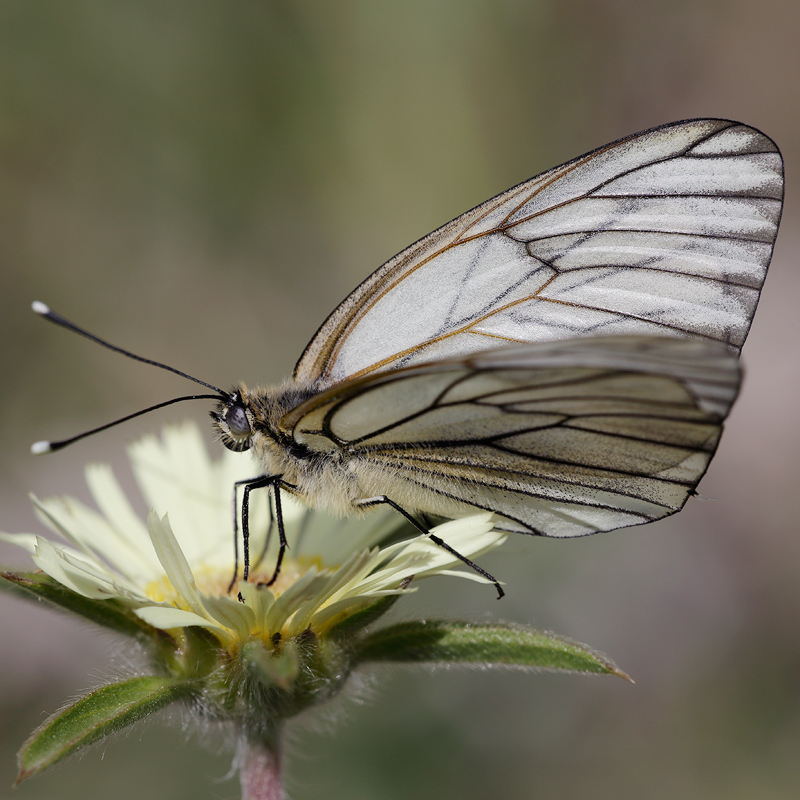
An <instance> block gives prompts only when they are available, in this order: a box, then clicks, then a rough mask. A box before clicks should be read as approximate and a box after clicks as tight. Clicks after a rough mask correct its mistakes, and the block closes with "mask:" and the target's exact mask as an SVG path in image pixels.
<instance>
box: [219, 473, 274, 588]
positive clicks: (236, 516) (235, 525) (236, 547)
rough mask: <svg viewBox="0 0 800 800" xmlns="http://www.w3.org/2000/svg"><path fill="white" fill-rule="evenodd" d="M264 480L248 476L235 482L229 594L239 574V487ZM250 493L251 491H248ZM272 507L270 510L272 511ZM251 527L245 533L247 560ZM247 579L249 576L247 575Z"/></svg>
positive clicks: (246, 558) (247, 557)
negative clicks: (237, 498)
mask: <svg viewBox="0 0 800 800" xmlns="http://www.w3.org/2000/svg"><path fill="white" fill-rule="evenodd" d="M261 480H263V476H261V477H258V478H246V479H245V480H243V481H236V483H234V484H233V577H232V578H231V582H230V584H228V594H230V592H231V591H232V590H233V586H234V584H235V583H236V577H237V576H238V574H239V509H238V507H237V504H236V497H237V493H238V489H239V487H240V486H244V487H247V486H249V485H251V484H255V483H258V482H259V481H261ZM248 494H249V492H248ZM271 510H272V509H271V507H270V511H271ZM242 522H243V523H244V506H242ZM249 534H250V531H249V528H248V529H247V533H246V534H245V544H244V549H245V561H247V560H248V559H249V553H248V552H247V551H248V544H249V543H248V539H249ZM246 572H247V567H245V573H246ZM245 580H247V577H246V575H245Z"/></svg>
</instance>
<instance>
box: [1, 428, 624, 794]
mask: <svg viewBox="0 0 800 800" xmlns="http://www.w3.org/2000/svg"><path fill="white" fill-rule="evenodd" d="M130 458H131V464H132V467H133V472H134V475H135V477H136V480H137V482H138V484H139V487H140V488H141V491H142V494H143V495H144V498H145V501H146V503H147V504H148V505H149V506H150V512H149V513H148V514H147V518H146V521H143V520H142V519H141V517H140V516H139V515H138V514H137V513H136V512H135V511H134V509H133V506H132V505H131V503H130V501H129V500H128V498H127V497H126V495H125V493H124V492H123V490H122V488H121V487H120V485H119V483H118V482H117V480H116V479H115V478H114V476H113V474H112V473H111V470H110V469H109V468H108V467H105V466H96V465H95V466H90V467H88V468H87V471H86V477H87V481H88V483H89V488H90V490H91V493H92V495H93V497H94V499H95V502H96V504H97V506H98V509H99V511H95V510H93V509H91V508H88V507H87V506H85V505H84V504H82V503H80V502H79V501H77V500H75V499H73V498H69V497H60V498H51V499H48V500H41V501H40V500H37V499H36V498H34V506H35V509H36V513H37V515H38V516H39V518H40V519H41V520H42V522H43V523H44V524H45V525H46V526H47V527H48V528H50V530H52V531H53V532H55V533H56V534H58V535H59V536H60V537H61V538H62V539H63V540H64V542H61V543H57V542H54V541H51V540H50V539H48V538H45V537H41V536H35V535H33V534H14V535H12V534H0V538H2V540H4V541H7V542H12V543H14V544H17V545H20V546H21V547H24V548H26V549H27V550H28V551H30V552H31V553H32V555H33V560H34V562H35V563H36V566H37V567H39V569H40V570H41V572H30V573H21V572H17V571H0V578H2V579H3V580H0V588H2V587H6V588H7V587H10V586H14V587H16V588H17V589H19V590H22V592H23V594H25V595H26V596H30V597H34V598H37V599H46V600H49V601H51V602H53V603H55V604H56V605H59V606H61V607H62V608H64V609H66V610H69V611H71V612H73V613H75V614H79V615H81V616H82V617H84V618H86V619H89V620H90V621H92V622H95V623H98V624H101V625H104V626H106V627H109V628H112V629H114V630H116V631H118V632H119V633H122V634H126V635H130V636H133V637H135V638H136V639H137V640H138V641H139V643H140V645H142V646H143V647H142V649H143V650H144V652H145V653H146V655H147V656H148V658H149V661H150V665H149V669H145V670H144V671H143V672H142V673H140V674H136V675H134V676H132V677H129V678H127V679H124V680H121V681H118V682H116V683H110V684H107V685H105V686H102V687H100V688H98V689H95V690H94V691H92V692H90V693H89V694H87V695H86V696H84V697H82V698H79V699H78V700H76V701H75V702H73V703H72V704H71V705H68V706H66V707H65V708H62V709H61V710H60V711H58V712H56V713H55V714H53V715H52V716H51V717H50V718H49V719H47V720H46V721H45V722H44V723H43V724H42V725H41V726H40V727H39V729H38V730H36V731H34V733H33V734H32V735H31V737H30V738H29V739H28V741H27V742H26V744H25V745H24V746H23V748H22V750H21V751H20V753H19V766H20V771H19V776H18V781H19V780H22V779H23V778H27V777H29V776H31V775H33V774H35V773H37V772H40V771H41V770H43V769H46V768H47V767H49V766H51V765H52V764H55V763H56V762H58V761H60V760H61V759H63V758H65V757H66V756H67V755H70V754H71V753H74V752H76V751H78V750H81V749H83V748H85V747H87V746H88V745H91V744H93V743H95V742H98V741H101V740H102V739H103V738H104V737H105V736H107V735H109V734H111V733H114V732H116V731H121V730H123V729H125V728H126V727H128V726H129V725H131V724H133V723H134V722H136V721H137V720H139V719H141V718H142V717H143V716H146V715H148V714H150V713H152V712H155V711H157V710H158V709H160V708H164V707H165V706H167V705H169V704H172V703H176V702H183V703H185V704H188V705H189V706H190V707H191V708H193V709H194V711H195V712H196V713H195V715H193V719H197V720H198V721H200V720H202V721H207V720H211V721H214V722H216V723H220V725H221V726H222V727H223V728H224V729H226V730H229V731H231V732H232V733H233V735H234V737H235V739H236V742H237V749H238V753H239V755H238V757H237V763H238V764H239V765H240V767H241V778H242V786H243V790H244V793H245V796H247V797H253V798H254V797H257V796H258V797H261V796H265V797H266V796H267V795H261V794H254V793H253V792H252V791H251V790H252V789H253V787H262V788H263V787H265V786H268V785H269V786H277V787H278V789H279V788H280V777H279V775H280V750H281V731H282V729H283V726H284V722H285V720H287V719H288V718H290V717H292V716H294V715H296V714H298V713H300V712H301V711H304V710H306V709H309V708H311V707H313V706H317V705H320V704H321V703H323V702H325V701H326V700H328V699H329V698H330V697H332V696H333V695H335V694H336V693H337V692H338V691H339V690H340V689H341V688H342V687H343V686H344V684H345V683H346V681H347V680H348V678H349V676H350V674H351V673H352V672H353V670H355V669H357V668H358V667H360V666H362V665H365V664H372V665H374V666H380V665H386V664H389V663H409V662H414V663H429V664H440V665H450V664H459V663H460V664H472V665H478V664H479V665H481V666H492V665H503V666H517V667H522V668H524V669H542V668H544V669H559V670H569V671H583V672H594V673H600V674H613V675H622V676H624V673H622V672H620V671H619V670H618V669H617V668H616V667H615V666H614V664H612V663H611V662H609V661H608V660H607V659H605V658H604V657H602V656H601V655H599V654H597V653H594V652H593V651H591V650H589V649H588V648H586V647H584V646H583V645H579V644H577V643H575V642H570V641H568V640H564V639H561V638H559V637H556V636H554V635H552V634H548V633H541V632H538V631H532V630H528V629H524V628H522V627H519V626H509V625H502V624H480V625H478V624H473V623H469V622H459V621H445V620H436V619H419V620H408V621H405V622H400V623H395V624H393V625H389V626H387V627H382V628H377V629H375V628H373V624H374V623H375V622H376V621H377V620H378V619H379V618H380V617H381V616H382V615H383V614H384V613H385V612H386V611H387V610H388V609H389V608H390V607H391V606H392V604H393V603H394V602H395V601H396V600H397V599H398V598H399V597H401V596H402V595H404V594H407V593H408V592H411V591H414V587H413V586H412V585H411V584H412V583H413V582H415V581H417V580H419V579H421V578H426V577H430V576H433V575H456V576H459V577H463V578H469V579H471V580H475V581H478V582H482V583H488V582H489V581H487V579H486V578H484V577H483V576H481V575H479V574H477V573H475V572H473V571H470V570H467V569H465V568H464V566H463V565H462V564H461V562H460V561H459V560H458V559H457V558H456V557H455V556H453V555H452V554H451V553H449V552H447V551H445V550H444V549H442V548H441V547H439V546H437V545H436V544H434V542H433V541H431V540H430V539H429V538H428V537H427V536H424V535H422V536H420V535H415V536H413V537H412V538H409V539H401V538H400V537H402V536H403V534H404V529H405V530H406V531H410V530H412V529H411V527H410V526H409V525H408V523H407V522H406V521H405V520H404V518H403V517H401V515H399V514H397V513H395V512H394V511H390V510H373V511H372V512H370V513H369V514H367V515H365V516H364V517H363V518H358V519H348V520H339V519H335V518H333V517H331V516H329V515H327V514H323V513H320V512H313V511H310V510H309V509H307V508H305V507H304V506H303V505H302V504H301V503H300V502H299V501H297V500H295V499H293V498H292V497H291V496H290V495H288V493H286V494H282V495H281V497H282V500H283V517H284V522H285V528H286V535H287V539H288V544H289V548H290V549H289V551H288V554H287V557H286V558H285V559H284V561H283V565H282V569H281V572H280V575H279V576H278V579H277V580H276V581H275V582H274V583H273V584H272V585H271V586H268V585H266V581H268V580H269V579H270V577H271V575H272V572H273V570H274V564H275V563H276V558H277V551H278V546H277V542H276V541H275V539H276V538H277V537H275V536H271V528H273V527H274V526H273V525H272V524H271V523H270V519H271V518H272V512H273V511H274V508H273V506H272V505H271V503H272V502H273V501H272V499H271V498H270V496H269V495H268V494H267V492H258V493H256V494H255V496H251V504H250V512H251V513H250V533H251V539H250V552H251V554H253V555H254V556H255V559H254V564H253V565H252V569H251V573H250V578H251V580H250V581H249V582H244V581H243V580H238V581H236V580H233V578H234V577H235V576H236V573H237V560H238V559H237V558H236V556H235V555H234V552H235V551H234V546H233V541H234V537H233V527H234V523H233V519H232V517H233V513H232V512H233V508H232V505H231V495H232V487H233V486H234V485H235V483H236V482H237V481H245V480H247V479H248V478H251V477H252V476H253V475H254V474H255V472H256V471H255V470H254V469H253V466H252V463H251V462H250V460H249V457H248V455H247V454H238V453H233V452H231V451H225V453H224V454H223V456H222V458H221V459H220V460H219V461H212V459H211V458H210V457H209V455H208V453H207V451H206V449H205V446H204V445H203V442H202V439H201V437H200V434H199V432H198V431H197V429H196V428H195V427H194V426H192V425H182V426H180V427H175V428H168V429H166V430H165V432H164V434H163V437H162V439H161V440H159V439H157V438H156V437H153V436H151V437H147V438H145V439H143V440H141V441H140V442H138V443H136V444H134V445H132V446H131V448H130ZM433 530H434V531H435V533H436V535H437V536H439V537H441V539H442V540H443V541H445V542H446V543H447V544H448V545H449V546H450V547H452V548H454V549H455V550H456V551H458V552H459V553H461V554H462V555H463V556H465V557H467V558H476V557H478V556H480V555H481V554H482V553H485V552H487V551H488V550H491V549H493V548H495V547H497V546H499V545H500V544H502V543H503V542H504V541H505V539H506V537H507V534H505V533H502V532H498V531H495V530H494V528H493V518H492V515H491V514H489V513H481V514H475V515H474V516H471V517H467V518H464V519H459V520H453V521H451V522H446V523H444V524H443V525H439V526H437V527H436V528H434V529H433ZM398 539H400V540H398ZM456 568H457V569H456ZM269 796H270V797H271V796H273V795H272V794H270V795H269ZM276 796H277V795H276Z"/></svg>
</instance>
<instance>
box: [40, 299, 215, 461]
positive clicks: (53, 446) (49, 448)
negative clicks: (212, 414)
mask: <svg viewBox="0 0 800 800" xmlns="http://www.w3.org/2000/svg"><path fill="white" fill-rule="evenodd" d="M31 308H32V309H33V311H34V312H36V313H37V314H39V316H42V317H44V318H45V319H49V320H50V322H53V323H55V324H56V325H60V326H61V327H62V328H66V329H67V330H68V331H72V332H73V333H77V334H80V335H81V336H84V337H86V338H87V339H91V341H93V342H96V343H97V344H99V345H102V346H103V347H106V348H108V349H109V350H113V351H114V352H115V353H120V354H121V355H123V356H127V357H128V358H132V359H133V360H134V361H141V362H142V363H143V364H149V365H150V366H152V367H159V368H160V369H165V370H167V372H172V373H174V374H175V375H180V376H181V377H182V378H186V379H187V380H190V381H194V382H195V383H199V384H200V385H201V386H205V387H206V388H207V389H211V390H212V391H214V392H216V394H196V395H187V396H185V397H175V398H173V399H172V400H166V401H165V402H163V403H157V404H156V405H154V406H150V407H149V408H145V409H142V410H141V411H136V412H135V413H133V414H128V416H126V417H122V418H120V419H117V420H114V421H113V422H109V423H107V424H105V425H100V426H99V427H97V428H92V430H89V431H85V432H84V433H81V434H78V435H77V436H72V437H71V438H69V439H62V440H61V441H58V442H49V441H42V442H35V443H34V444H33V445H32V446H31V452H32V453H33V454H34V455H41V454H42V453H52V452H54V451H56V450H61V449H62V448H63V447H66V446H67V445H70V444H72V443H73V442H77V441H78V440H80V439H84V438H86V437H87V436H91V435H92V434H95V433H99V432H100V431H104V430H106V429H108V428H112V427H114V426H115V425H119V424H121V423H123V422H127V421H128V420H130V419H134V418H135V417H140V416H141V415H142V414H147V413H149V412H150V411H155V410H156V409H159V408H164V406H170V405H172V404H173V403H181V402H183V401H184V400H220V399H225V398H228V397H229V396H230V395H229V394H228V392H224V391H222V389H220V388H218V387H217V386H214V385H213V384H210V383H206V382H205V381H201V380H200V379H199V378H194V377H192V376H191V375H187V374H186V373H185V372H181V371H180V370H179V369H175V367H170V366H169V365H167V364H162V363H161V362H160V361H153V360H152V359H150V358H143V357H142V356H137V355H136V354H135V353H131V352H130V351H129V350H124V349H123V348H121V347H117V346H116V345H113V344H111V343H110V342H107V341H105V339H101V338H100V337H99V336H95V335H94V334H93V333H89V331H86V330H84V329H83V328H80V327H78V326H77V325H76V324H75V323H74V322H70V321H69V320H68V319H66V318H64V317H62V316H61V315H60V314H57V313H56V312H55V311H53V310H52V309H51V308H50V307H49V306H47V305H45V304H44V303H42V302H40V301H38V300H35V301H34V302H33V303H32V304H31Z"/></svg>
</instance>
